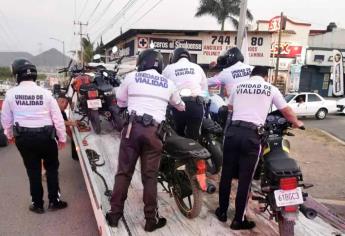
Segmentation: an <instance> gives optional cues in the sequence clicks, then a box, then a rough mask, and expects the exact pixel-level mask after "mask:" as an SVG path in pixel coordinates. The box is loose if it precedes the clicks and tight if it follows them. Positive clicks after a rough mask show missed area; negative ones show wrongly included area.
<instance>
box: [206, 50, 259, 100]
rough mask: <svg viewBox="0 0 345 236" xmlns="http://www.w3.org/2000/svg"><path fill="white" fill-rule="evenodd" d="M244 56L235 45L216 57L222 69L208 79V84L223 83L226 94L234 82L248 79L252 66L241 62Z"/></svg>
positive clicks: (229, 91)
mask: <svg viewBox="0 0 345 236" xmlns="http://www.w3.org/2000/svg"><path fill="white" fill-rule="evenodd" d="M243 61H244V57H243V55H242V53H241V51H240V50H239V49H238V48H237V47H233V48H230V49H229V50H227V51H226V52H225V54H224V55H221V56H219V57H218V58H217V66H218V67H219V68H222V69H223V70H222V71H221V72H220V73H218V74H216V75H215V76H213V77H211V78H209V79H208V85H209V86H214V85H225V89H226V92H227V95H228V96H230V93H231V89H232V88H233V86H234V85H235V84H236V83H239V82H242V81H244V80H247V79H249V77H250V73H251V72H252V69H253V67H252V66H250V65H247V64H244V63H243Z"/></svg>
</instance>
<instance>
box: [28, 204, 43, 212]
mask: <svg viewBox="0 0 345 236" xmlns="http://www.w3.org/2000/svg"><path fill="white" fill-rule="evenodd" d="M29 210H30V211H32V212H35V213H37V214H43V213H44V208H43V204H35V203H32V204H31V205H30V206H29Z"/></svg>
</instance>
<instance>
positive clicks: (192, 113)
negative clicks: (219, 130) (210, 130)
mask: <svg viewBox="0 0 345 236" xmlns="http://www.w3.org/2000/svg"><path fill="white" fill-rule="evenodd" d="M185 104H186V110H185V111H178V110H177V109H175V108H173V116H174V121H175V126H176V132H177V134H178V135H180V136H182V137H186V138H191V139H194V140H197V139H198V138H199V136H200V129H201V124H202V120H203V117H204V107H203V105H202V104H200V103H197V102H194V101H187V102H185Z"/></svg>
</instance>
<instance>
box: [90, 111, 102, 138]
mask: <svg viewBox="0 0 345 236" xmlns="http://www.w3.org/2000/svg"><path fill="white" fill-rule="evenodd" d="M89 119H90V121H91V125H92V128H93V130H94V131H95V133H96V134H100V133H101V120H100V118H99V112H98V110H91V109H89Z"/></svg>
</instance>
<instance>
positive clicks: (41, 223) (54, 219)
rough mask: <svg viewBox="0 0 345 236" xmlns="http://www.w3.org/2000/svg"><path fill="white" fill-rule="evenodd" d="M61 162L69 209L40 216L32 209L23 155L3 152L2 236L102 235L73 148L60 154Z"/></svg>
mask: <svg viewBox="0 0 345 236" xmlns="http://www.w3.org/2000/svg"><path fill="white" fill-rule="evenodd" d="M59 159H60V187H61V190H62V197H63V199H64V200H66V201H67V202H68V203H69V207H68V208H66V209H64V210H61V211H56V212H46V213H45V214H42V215H38V214H35V213H32V212H30V211H29V209H28V207H29V204H30V200H31V199H30V195H29V184H28V179H27V176H26V172H25V168H24V165H23V163H22V159H21V157H20V156H19V152H18V151H17V149H16V147H15V146H14V145H10V146H8V147H5V148H0V199H1V201H0V209H1V211H0V219H1V220H0V235H1V236H41V235H42V236H43V235H44V236H61V235H69V236H79V235H80V236H97V235H98V230H97V224H96V221H95V218H94V215H93V211H92V208H91V203H90V199H89V196H88V193H87V190H86V186H85V183H84V179H83V176H82V172H81V169H80V165H79V163H78V162H76V161H73V160H72V159H71V158H70V145H68V146H67V147H66V148H65V149H64V150H63V151H62V152H61V153H60V158H59ZM44 185H45V182H44ZM44 187H45V199H46V200H45V201H46V203H45V205H46V207H47V201H48V200H47V195H46V194H47V192H46V186H44Z"/></svg>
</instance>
